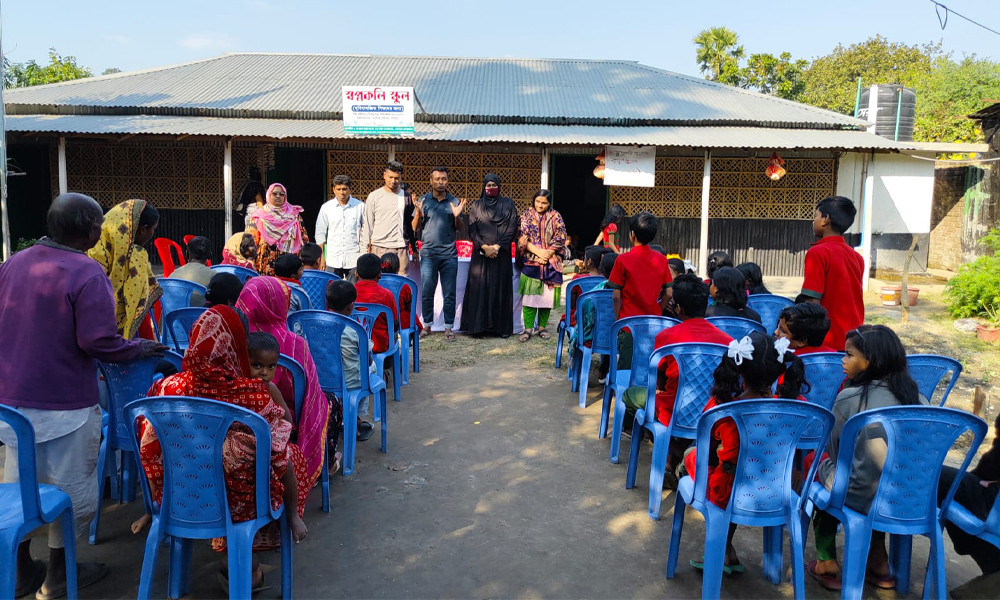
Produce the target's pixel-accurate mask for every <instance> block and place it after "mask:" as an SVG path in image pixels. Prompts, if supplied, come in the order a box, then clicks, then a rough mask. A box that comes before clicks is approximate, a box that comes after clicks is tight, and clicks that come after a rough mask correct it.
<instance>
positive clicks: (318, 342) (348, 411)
mask: <svg viewBox="0 0 1000 600" xmlns="http://www.w3.org/2000/svg"><path fill="white" fill-rule="evenodd" d="M295 325H298V326H299V327H301V329H302V333H303V337H304V338H305V339H306V342H307V343H308V344H309V352H310V353H311V354H312V355H313V356H314V357H316V372H317V373H318V374H319V385H320V387H321V388H323V391H324V392H327V393H331V394H337V396H339V397H340V398H341V401H342V402H343V404H344V476H345V477H346V476H348V475H350V474H352V473H353V472H354V454H355V450H356V448H357V443H358V440H357V435H358V403H359V402H360V401H361V399H362V398H365V397H367V396H371V395H376V406H377V407H378V408H377V409H376V411H377V412H379V414H380V415H381V416H382V418H381V421H382V452H385V451H386V434H387V431H388V430H387V424H386V421H387V415H388V413H387V410H388V409H387V406H386V396H387V394H386V391H385V381H383V380H382V378H381V377H379V376H378V375H372V374H371V373H370V372H369V371H368V368H367V366H368V361H369V355H368V332H367V331H365V328H364V327H362V326H361V324H360V323H358V322H357V321H355V320H354V319H352V318H350V317H346V316H344V315H340V314H337V313H333V312H328V311H325V310H300V311H298V312H295V313H292V314H290V315H288V326H289V328H291V327H293V326H295ZM348 328H350V329H352V330H354V332H355V333H356V334H357V336H358V359H359V362H360V363H361V387H359V388H357V389H352V390H348V389H347V385H346V383H345V381H344V368H343V362H342V358H341V356H342V355H341V352H340V340H341V336H342V335H343V333H344V330H345V329H348Z"/></svg>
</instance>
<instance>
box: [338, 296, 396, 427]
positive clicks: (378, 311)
mask: <svg viewBox="0 0 1000 600" xmlns="http://www.w3.org/2000/svg"><path fill="white" fill-rule="evenodd" d="M351 316H352V317H354V319H355V320H356V321H357V322H358V323H361V325H362V326H363V327H364V328H365V331H367V332H368V337H369V338H370V337H371V336H372V332H373V331H374V330H375V321H377V320H378V318H379V317H380V316H381V317H384V318H385V323H386V327H387V328H388V333H389V346H388V348H386V350H385V352H373V353H372V361H373V362H374V363H375V369H376V370H377V371H378V372H379V374H382V377H385V375H384V373H385V361H386V359H392V399H393V400H395V401H396V402H399V401H400V400H402V399H403V396H402V387H403V375H402V372H403V359H402V357H401V355H402V354H403V352H402V349H401V348H400V347H399V338H398V337H396V334H395V332H394V331H393V329H394V328H395V326H396V325H395V323H396V322H395V320H394V319H393V318H392V311H391V310H389V308H388V307H386V306H383V305H381V304H374V303H371V302H355V303H354V314H352V315H351ZM378 417H379V413H378V412H376V413H375V418H376V420H378Z"/></svg>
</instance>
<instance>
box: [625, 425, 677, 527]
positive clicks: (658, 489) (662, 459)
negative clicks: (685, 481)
mask: <svg viewBox="0 0 1000 600" xmlns="http://www.w3.org/2000/svg"><path fill="white" fill-rule="evenodd" d="M640 433H641V432H640ZM632 437H633V438H634V437H635V432H634V431H633V433H632ZM640 437H641V436H640ZM669 452H670V438H668V437H665V438H664V439H662V440H658V439H654V440H653V458H652V459H651V460H650V462H649V518H650V519H653V520H654V521H659V520H660V502H661V501H662V499H663V474H664V472H665V471H666V470H667V454H668V453H669Z"/></svg>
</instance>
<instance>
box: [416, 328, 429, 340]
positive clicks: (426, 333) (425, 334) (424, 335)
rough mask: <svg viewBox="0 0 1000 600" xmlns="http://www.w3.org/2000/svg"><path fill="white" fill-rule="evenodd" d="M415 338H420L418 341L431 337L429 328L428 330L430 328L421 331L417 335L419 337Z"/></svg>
mask: <svg viewBox="0 0 1000 600" xmlns="http://www.w3.org/2000/svg"><path fill="white" fill-rule="evenodd" d="M417 337H419V338H420V339H422V340H424V339H427V338H429V337H431V328H430V327H428V328H426V329H423V330H422V331H421V332H420V335H419V336H417Z"/></svg>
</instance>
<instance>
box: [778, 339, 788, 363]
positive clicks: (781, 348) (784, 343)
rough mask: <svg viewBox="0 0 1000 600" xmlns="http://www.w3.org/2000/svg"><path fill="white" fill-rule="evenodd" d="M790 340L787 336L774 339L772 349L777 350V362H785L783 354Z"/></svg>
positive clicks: (786, 350)
mask: <svg viewBox="0 0 1000 600" xmlns="http://www.w3.org/2000/svg"><path fill="white" fill-rule="evenodd" d="M789 344H791V342H789V341H788V338H778V339H776V340H774V349H775V350H777V351H778V362H780V363H784V362H785V354H786V353H787V352H788V346H789Z"/></svg>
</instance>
